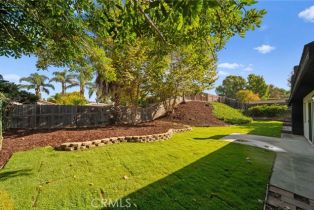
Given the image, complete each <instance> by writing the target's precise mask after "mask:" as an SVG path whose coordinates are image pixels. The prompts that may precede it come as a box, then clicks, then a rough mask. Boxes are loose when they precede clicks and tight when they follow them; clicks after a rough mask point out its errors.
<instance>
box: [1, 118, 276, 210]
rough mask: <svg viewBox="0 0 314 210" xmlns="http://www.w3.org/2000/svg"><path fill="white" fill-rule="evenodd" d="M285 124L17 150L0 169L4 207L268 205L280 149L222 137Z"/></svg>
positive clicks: (273, 133) (256, 124)
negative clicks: (96, 145) (59, 148)
mask: <svg viewBox="0 0 314 210" xmlns="http://www.w3.org/2000/svg"><path fill="white" fill-rule="evenodd" d="M280 128H281V123H279V122H254V123H252V124H250V125H247V126H229V127H211V128H201V127H199V128H193V131H189V132H185V133H180V134H176V135H175V136H173V137H172V138H171V139H170V140H166V141H163V142H154V143H122V144H113V145H108V146H105V147H100V148H95V149H91V150H86V151H75V152H61V151H54V150H53V149H52V148H40V149H34V150H31V151H27V152H19V153H15V154H14V155H13V157H12V158H11V159H10V161H9V162H8V164H7V165H6V167H5V168H4V169H3V170H0V200H1V202H0V209H1V205H7V207H9V206H10V204H12V205H13V206H14V208H16V209H101V207H100V206H101V205H100V203H99V201H100V200H101V199H103V201H104V203H105V202H107V203H108V202H109V201H115V200H117V199H121V200H119V202H120V203H119V204H120V205H123V206H127V205H128V204H129V203H131V208H130V209H219V210H220V209H262V205H263V204H262V203H261V202H260V201H261V200H263V199H264V196H265V190H266V184H267V182H268V179H269V176H270V172H271V167H272V163H273V160H274V157H275V154H274V153H272V152H269V151H266V150H263V149H258V148H254V147H250V146H244V145H240V144H234V143H228V142H224V141H218V140H217V139H219V138H221V137H222V136H224V135H228V134H230V133H235V132H236V133H251V134H259V135H261V134H265V135H268V136H278V135H279V133H280ZM92 204H93V205H94V206H99V208H93V207H92ZM115 204H118V203H115ZM2 207H3V206H2Z"/></svg>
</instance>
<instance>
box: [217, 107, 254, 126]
mask: <svg viewBox="0 0 314 210" xmlns="http://www.w3.org/2000/svg"><path fill="white" fill-rule="evenodd" d="M211 105H212V106H213V115H214V116H215V117H217V118H218V119H220V120H223V121H224V122H226V123H230V124H247V123H251V122H252V118H250V117H247V116H245V115H244V114H243V113H242V112H241V111H240V110H238V109H234V108H232V107H230V106H228V105H226V104H222V103H219V102H212V103H211Z"/></svg>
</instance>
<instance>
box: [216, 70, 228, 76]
mask: <svg viewBox="0 0 314 210" xmlns="http://www.w3.org/2000/svg"><path fill="white" fill-rule="evenodd" d="M218 75H219V76H228V75H229V73H228V72H225V71H218Z"/></svg>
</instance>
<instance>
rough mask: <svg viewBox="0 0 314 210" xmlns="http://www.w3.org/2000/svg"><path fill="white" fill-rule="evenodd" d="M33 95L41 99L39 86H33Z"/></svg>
mask: <svg viewBox="0 0 314 210" xmlns="http://www.w3.org/2000/svg"><path fill="white" fill-rule="evenodd" d="M35 95H36V96H37V97H38V98H40V99H41V93H40V87H36V88H35Z"/></svg>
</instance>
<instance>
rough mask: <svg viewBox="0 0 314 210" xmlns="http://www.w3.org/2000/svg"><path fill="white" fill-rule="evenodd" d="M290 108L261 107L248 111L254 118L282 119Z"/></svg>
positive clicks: (277, 106) (283, 106)
mask: <svg viewBox="0 0 314 210" xmlns="http://www.w3.org/2000/svg"><path fill="white" fill-rule="evenodd" d="M287 111H288V107H287V106H286V105H278V104H272V105H259V106H253V107H250V108H249V109H248V111H247V112H248V114H249V115H250V116H253V117H280V116H283V115H284V114H286V113H287Z"/></svg>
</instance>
